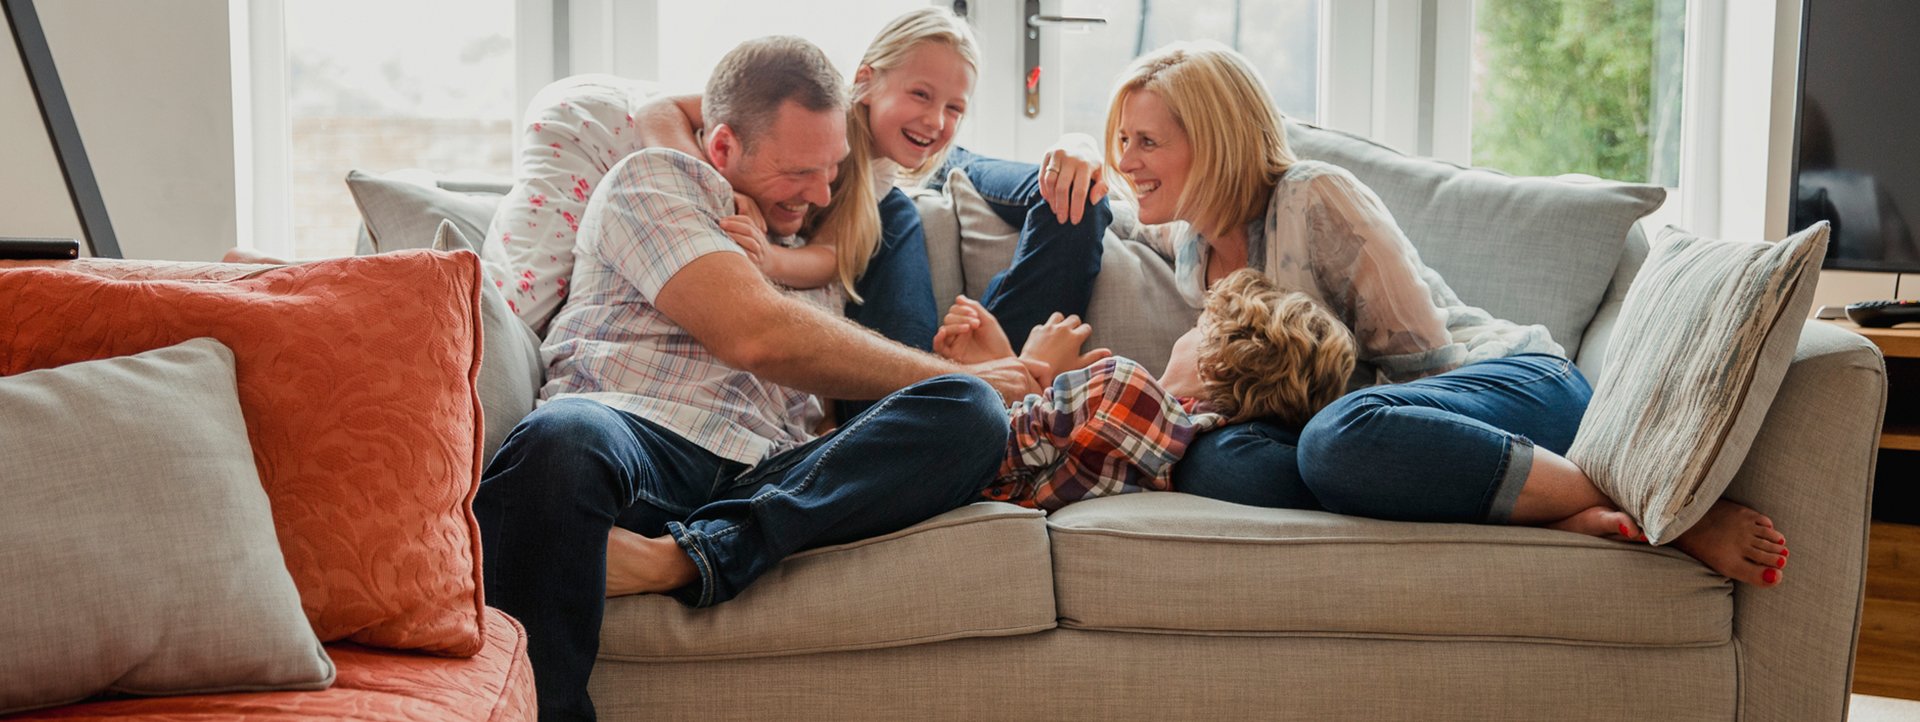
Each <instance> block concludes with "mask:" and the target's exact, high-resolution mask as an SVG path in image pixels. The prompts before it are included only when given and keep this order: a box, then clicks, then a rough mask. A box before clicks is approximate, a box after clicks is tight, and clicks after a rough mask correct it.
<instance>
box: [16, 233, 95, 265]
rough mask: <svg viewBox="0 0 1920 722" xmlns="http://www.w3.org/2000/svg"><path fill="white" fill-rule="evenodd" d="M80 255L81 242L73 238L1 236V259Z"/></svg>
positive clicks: (68, 257) (69, 258)
mask: <svg viewBox="0 0 1920 722" xmlns="http://www.w3.org/2000/svg"><path fill="white" fill-rule="evenodd" d="M79 257H80V242H79V241H76V240H73V239H71V238H7V237H4V236H0V259H6V260H12V261H32V260H47V259H53V260H62V261H64V260H72V259H75V258H79Z"/></svg>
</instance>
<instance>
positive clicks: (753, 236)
mask: <svg viewBox="0 0 1920 722" xmlns="http://www.w3.org/2000/svg"><path fill="white" fill-rule="evenodd" d="M720 230H722V231H726V233H727V237H728V238H732V239H733V242H734V243H738V244H740V250H743V251H746V252H747V260H750V261H753V265H754V267H756V268H759V269H760V270H761V272H762V273H765V272H766V269H767V263H768V260H769V259H770V258H771V255H770V254H769V253H768V252H767V248H768V243H767V231H766V228H765V227H764V226H762V225H759V224H756V223H754V222H753V218H752V217H750V216H745V215H738V216H727V217H725V218H722V219H720Z"/></svg>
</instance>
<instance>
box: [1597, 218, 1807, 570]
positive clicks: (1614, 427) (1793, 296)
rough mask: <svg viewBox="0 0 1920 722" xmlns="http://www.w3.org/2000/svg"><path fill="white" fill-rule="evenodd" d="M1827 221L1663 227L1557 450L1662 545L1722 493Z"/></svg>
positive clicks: (1794, 323)
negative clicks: (1695, 229) (1780, 236)
mask: <svg viewBox="0 0 1920 722" xmlns="http://www.w3.org/2000/svg"><path fill="white" fill-rule="evenodd" d="M1827 232H1828V231H1827V224H1826V223H1824V222H1823V223H1818V224H1815V225H1814V226H1813V227H1812V228H1809V229H1807V230H1805V231H1801V232H1800V233H1797V234H1794V235H1793V236H1791V237H1789V238H1787V239H1786V240H1783V241H1780V242H1779V243H1751V242H1735V241H1718V240H1713V239H1708V238H1701V237H1699V236H1695V235H1693V234H1690V233H1687V232H1685V231H1681V230H1677V229H1674V228H1672V227H1669V228H1667V229H1666V230H1664V231H1662V232H1661V234H1660V237H1659V239H1658V240H1656V241H1655V242H1654V244H1653V251H1652V254H1651V255H1650V256H1649V257H1648V258H1647V262H1646V265H1645V266H1644V267H1643V268H1642V269H1641V271H1640V275H1639V277H1638V278H1636V279H1635V280H1634V283H1633V287H1632V288H1631V289H1630V290H1629V291H1628V292H1627V299H1626V302H1625V304H1624V305H1623V306H1622V307H1621V310H1620V319H1619V321H1618V325H1617V326H1616V327H1615V329H1614V332H1613V336H1612V338H1611V340H1610V341H1609V347H1608V349H1607V360H1606V363H1605V367H1604V369H1603V370H1602V371H1601V374H1600V378H1599V381H1598V382H1597V383H1595V384H1594V392H1593V400H1592V402H1591V403H1589V405H1588V406H1587V413H1586V416H1584V417H1582V418H1581V420H1580V433H1579V434H1578V435H1577V436H1575V437H1574V440H1573V447H1572V448H1571V449H1569V450H1568V451H1567V458H1568V459H1570V460H1572V461H1573V463H1575V464H1577V465H1579V466H1580V468H1581V469H1582V470H1584V471H1586V472H1587V475H1588V476H1591V477H1593V481H1594V483H1595V484H1597V485H1598V486H1599V487H1600V490H1601V491H1603V492H1605V493H1606V494H1607V496H1608V497H1611V498H1612V499H1613V500H1614V502H1615V503H1617V504H1619V505H1620V507H1621V508H1622V509H1624V510H1625V511H1626V512H1627V513H1629V514H1632V515H1633V517H1634V518H1635V519H1636V520H1638V521H1639V522H1640V526H1641V527H1642V529H1644V530H1645V532H1646V535H1647V537H1648V539H1650V540H1651V541H1652V542H1653V543H1655V544H1664V543H1667V542H1670V541H1672V540H1673V539H1674V538H1675V537H1678V536H1679V535H1680V534H1682V533H1684V532H1686V530H1687V528H1688V527H1691V526H1693V524H1694V522H1697V521H1699V520H1700V517H1701V515H1703V514H1705V513H1706V511H1707V509H1709V508H1711V507H1712V506H1713V503H1714V501H1716V500H1718V499H1719V498H1720V493H1721V492H1723V491H1725V490H1726V488H1727V484H1728V483H1729V482H1731V481H1732V480H1733V475H1734V473H1735V472H1737V471H1739V470H1740V464H1741V462H1743V461H1745V460H1746V458H1747V449H1748V448H1749V447H1750V446H1751V445H1752V444H1753V438H1754V436H1755V435H1757V434H1758V433H1759V431H1760V423H1761V421H1763V420H1764V419H1765V417H1766V414H1767V408H1768V407H1769V406H1770V405H1772V403H1773V397H1774V394H1775V393H1776V392H1778V391H1779V389H1780V381H1781V379H1782V378H1784V377H1785V376H1786V372H1787V365H1788V363H1789V362H1790V361H1791V360H1792V358H1793V351H1794V348H1795V345H1796V344H1797V343H1798V342H1799V340H1800V328H1801V326H1802V325H1803V324H1804V323H1805V322H1804V321H1803V320H1802V319H1805V318H1806V316H1807V307H1808V305H1809V304H1810V303H1812V299H1813V287H1814V285H1815V284H1816V283H1817V282H1818V281H1819V275H1818V274H1819V264H1820V259H1821V258H1822V257H1824V256H1825V255H1826V249H1827Z"/></svg>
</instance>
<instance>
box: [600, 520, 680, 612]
mask: <svg viewBox="0 0 1920 722" xmlns="http://www.w3.org/2000/svg"><path fill="white" fill-rule="evenodd" d="M699 576H700V571H699V570H698V569H695V568H694V566H693V559H691V558H689V557H688V556H687V553H686V552H684V551H681V550H680V544H679V543H678V542H675V541H674V540H673V537H670V536H661V537H644V536H640V535H639V534H635V533H633V532H630V531H627V530H625V529H622V528H620V527H617V526H616V527H614V528H613V530H612V531H609V532H607V596H608V597H621V596H626V595H628V594H653V593H657V592H664V591H668V590H672V589H678V588H680V587H684V586H686V585H688V584H691V583H693V581H694V580H695V579H698V578H699Z"/></svg>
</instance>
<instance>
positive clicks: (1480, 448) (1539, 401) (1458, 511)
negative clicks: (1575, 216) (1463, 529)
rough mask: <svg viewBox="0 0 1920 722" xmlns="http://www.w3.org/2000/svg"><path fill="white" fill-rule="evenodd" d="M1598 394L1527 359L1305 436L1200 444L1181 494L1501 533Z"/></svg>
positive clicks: (1415, 388) (1270, 427) (1547, 363)
mask: <svg viewBox="0 0 1920 722" xmlns="http://www.w3.org/2000/svg"><path fill="white" fill-rule="evenodd" d="M1592 395H1593V390H1592V388H1591V387H1589V386H1588V385H1587V380H1586V377H1585V376H1583V375H1581V373H1580V369H1579V368H1578V367H1576V366H1574V365H1573V362H1572V361H1569V360H1567V359H1565V358H1561V357H1559V356H1553V355H1548V354H1523V355H1520V356H1514V357H1511V358H1503V359H1495V360H1491V361H1484V362H1481V363H1477V364H1473V365H1470V366H1464V367H1461V368H1458V369H1455V370H1453V371H1450V372H1447V373H1444V374H1440V375H1438V376H1432V377H1428V378H1424V379H1420V380H1418V381H1412V382H1409V383H1404V384H1393V385H1389V386H1374V387H1371V388H1367V389H1362V390H1360V391H1356V392H1354V393H1351V394H1348V395H1346V396H1343V397H1341V398H1340V399H1339V400H1338V401H1335V402H1334V403H1333V404H1332V405H1330V406H1328V407H1327V408H1325V409H1323V410H1321V411H1320V413H1318V414H1316V415H1314V417H1313V419H1312V420H1310V421H1308V422H1307V425H1306V427H1305V428H1302V429H1289V428H1287V427H1285V426H1283V425H1281V424H1279V423H1276V422H1273V421H1269V420H1255V421H1250V422H1246V423H1242V424H1235V425H1232V426H1227V427H1225V428H1221V429H1218V430H1215V431H1213V432H1211V433H1208V434H1205V435H1203V436H1201V437H1200V438H1198V439H1196V440H1195V441H1194V443H1193V445H1192V446H1190V447H1188V449H1187V455H1186V457H1185V458H1183V459H1182V460H1181V461H1180V463H1179V464H1178V465H1176V466H1175V467H1174V471H1173V482H1174V489H1175V490H1178V491H1183V492H1187V493H1190V494H1198V495H1200V496H1206V497H1211V498H1214V499H1222V500H1225V501H1231V502H1235V503H1240V504H1249V505H1253V506H1265V507H1276V508H1287V509H1322V510H1326V511H1332V512H1336V513H1340V514H1349V515H1353V516H1365V517H1372V518H1376V519H1395V520H1402V521H1429V522H1468V523H1493V524H1497V523H1504V522H1505V521H1506V520H1507V517H1508V516H1509V515H1510V514H1511V513H1512V511H1513V503H1514V501H1515V500H1516V499H1517V498H1518V497H1519V494H1520V488H1521V487H1522V486H1524V485H1525V482H1526V478H1527V473H1528V471H1529V470H1530V468H1531V465H1532V460H1533V449H1534V447H1535V445H1538V446H1539V447H1540V448H1544V449H1549V450H1551V451H1553V452H1554V453H1558V454H1565V453H1566V452H1567V447H1569V446H1571V445H1572V444H1573V435H1574V432H1575V431H1577V430H1578V429H1579V427H1580V417H1581V415H1582V414H1584V413H1586V408H1587V401H1588V399H1590V398H1591V397H1592Z"/></svg>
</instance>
